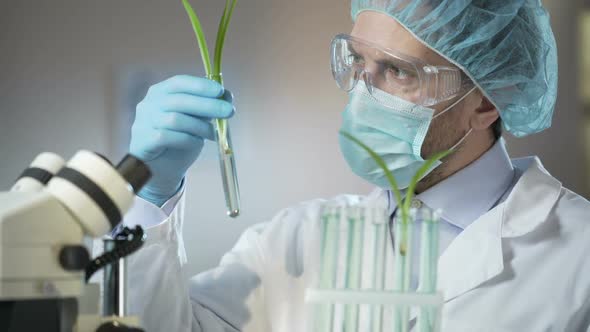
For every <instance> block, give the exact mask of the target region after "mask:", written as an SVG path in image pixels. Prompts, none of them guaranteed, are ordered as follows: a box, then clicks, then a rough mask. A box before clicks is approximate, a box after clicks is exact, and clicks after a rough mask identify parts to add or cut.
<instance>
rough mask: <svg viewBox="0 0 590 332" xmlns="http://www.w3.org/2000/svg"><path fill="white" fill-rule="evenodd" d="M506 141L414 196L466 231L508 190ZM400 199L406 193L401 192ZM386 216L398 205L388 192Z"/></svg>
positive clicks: (511, 169)
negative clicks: (387, 211)
mask: <svg viewBox="0 0 590 332" xmlns="http://www.w3.org/2000/svg"><path fill="white" fill-rule="evenodd" d="M505 144H506V142H505V141H504V139H502V138H501V139H499V140H498V141H497V142H496V143H495V144H494V145H493V146H492V147H491V148H490V149H489V150H488V151H486V152H485V153H484V154H483V155H482V156H481V157H480V158H478V159H477V160H475V161H474V162H473V163H471V164H469V165H468V166H467V167H465V168H463V169H461V170H460V171H459V172H457V173H455V174H453V175H451V176H450V177H448V178H446V179H444V180H443V181H441V182H440V183H438V184H436V185H434V186H433V187H432V188H429V189H428V190H426V191H425V192H423V193H420V194H418V195H416V199H419V200H420V201H422V202H423V203H424V204H426V206H428V207H429V208H431V209H433V210H440V211H442V215H441V217H442V220H444V221H445V222H448V223H450V224H452V225H454V226H456V227H459V228H461V229H465V228H466V227H467V226H469V224H471V223H472V222H474V221H475V220H476V219H477V218H478V217H479V216H481V215H483V214H484V213H486V212H488V211H489V210H490V209H491V208H492V207H493V206H494V205H495V204H496V203H497V202H498V201H499V200H500V198H501V197H502V195H504V194H505V193H506V191H507V190H508V189H509V188H510V185H511V184H512V181H513V179H514V167H513V166H512V162H511V161H510V157H509V156H508V152H506V146H505ZM402 196H405V191H403V190H402ZM389 202H390V203H389V214H390V215H391V214H393V212H394V211H395V209H396V208H397V203H396V201H395V198H394V197H393V193H392V192H391V191H389Z"/></svg>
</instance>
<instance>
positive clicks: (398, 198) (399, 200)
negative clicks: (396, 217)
mask: <svg viewBox="0 0 590 332" xmlns="http://www.w3.org/2000/svg"><path fill="white" fill-rule="evenodd" d="M340 135H342V136H344V137H346V138H347V139H349V140H351V141H353V142H354V143H356V144H357V145H358V146H360V147H361V148H363V150H365V151H367V153H368V154H369V155H370V156H371V158H373V160H375V162H376V163H377V165H378V166H379V167H380V168H381V169H382V170H383V172H384V173H385V176H386V177H387V181H388V182H389V185H390V186H391V190H392V191H393V194H394V196H395V200H396V201H397V205H398V206H402V195H401V192H400V191H399V187H398V185H397V182H396V181H395V178H394V177H393V175H392V174H391V171H390V170H389V169H388V168H387V165H386V164H385V161H383V158H381V157H380V156H379V155H378V154H377V153H376V152H375V151H373V150H372V149H371V148H370V147H368V146H367V145H365V143H363V142H361V141H360V140H359V139H358V138H356V137H354V136H352V135H351V134H349V133H348V132H346V131H343V130H340Z"/></svg>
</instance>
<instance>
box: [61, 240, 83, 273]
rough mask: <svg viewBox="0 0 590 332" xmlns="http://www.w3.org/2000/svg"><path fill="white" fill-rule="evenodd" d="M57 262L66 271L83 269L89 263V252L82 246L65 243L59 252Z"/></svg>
mask: <svg viewBox="0 0 590 332" xmlns="http://www.w3.org/2000/svg"><path fill="white" fill-rule="evenodd" d="M59 263H60V265H61V267H63V268H64V270H67V271H83V270H84V269H85V268H86V266H87V265H88V263H90V254H88V250H86V248H85V247H84V246H81V245H66V246H63V247H62V248H61V251H60V252H59Z"/></svg>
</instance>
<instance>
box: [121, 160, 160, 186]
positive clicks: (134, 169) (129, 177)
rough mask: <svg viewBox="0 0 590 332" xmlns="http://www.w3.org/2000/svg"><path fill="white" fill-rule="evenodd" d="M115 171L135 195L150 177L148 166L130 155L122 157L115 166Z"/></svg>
mask: <svg viewBox="0 0 590 332" xmlns="http://www.w3.org/2000/svg"><path fill="white" fill-rule="evenodd" d="M116 169H117V172H119V174H121V176H122V177H123V178H124V179H125V181H127V183H129V184H130V185H131V187H132V188H133V191H134V192H135V193H137V192H138V191H139V190H140V189H141V188H142V187H143V186H144V185H145V184H146V183H147V182H148V180H149V179H150V177H151V176H152V172H151V171H150V169H149V168H148V166H147V165H146V164H145V163H144V162H143V161H141V160H140V159H138V158H136V157H135V156H133V155H131V154H128V155H126V156H125V157H123V159H122V160H121V161H120V162H119V164H118V165H117V166H116Z"/></svg>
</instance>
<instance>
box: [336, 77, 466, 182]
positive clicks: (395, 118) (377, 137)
mask: <svg viewBox="0 0 590 332" xmlns="http://www.w3.org/2000/svg"><path fill="white" fill-rule="evenodd" d="M471 91H473V90H471ZM471 91H469V92H468V93H467V94H465V95H464V96H463V97H462V98H461V99H459V100H458V101H456V102H455V103H453V104H452V105H451V106H449V107H448V108H447V109H445V110H444V111H442V112H441V113H439V114H437V115H436V117H438V116H440V115H442V114H443V113H445V112H446V111H448V110H450V109H451V108H452V107H454V106H455V105H456V104H457V103H459V102H460V101H461V100H463V98H465V97H466V96H467V95H468V94H469V93H470V92H471ZM433 115H434V110H433V109H431V108H427V107H424V106H420V105H416V104H413V103H411V102H408V101H405V100H403V99H401V98H399V97H396V96H393V95H390V94H388V93H386V92H384V91H381V90H379V89H377V88H373V94H372V95H371V94H370V93H369V91H368V90H367V86H366V85H365V82H363V81H362V80H359V81H358V82H357V84H356V86H355V88H354V89H353V90H352V91H351V92H350V100H349V103H348V105H347V106H346V109H345V110H344V113H343V114H342V127H341V129H342V130H343V131H346V132H348V133H350V134H351V135H352V136H354V137H356V138H358V139H359V140H360V141H361V142H363V143H364V144H366V145H367V146H368V147H370V148H371V149H372V150H373V151H375V152H376V153H377V154H378V155H379V156H380V157H381V158H383V160H384V161H385V164H386V165H387V168H388V169H389V171H390V172H391V173H392V174H393V176H394V177H395V180H396V181H397V184H398V186H399V187H400V189H405V188H407V187H408V186H409V184H410V180H411V179H412V177H413V176H414V174H415V173H416V172H417V171H418V169H419V168H420V167H421V166H422V165H423V164H424V162H425V161H424V159H422V157H421V156H420V152H421V150H422V144H423V143H424V138H425V137H426V133H427V132H428V128H429V127H430V122H431V121H432V120H433V119H434V118H435V117H433ZM469 133H471V130H470V131H469V132H468V133H467V134H466V135H465V136H464V137H463V138H462V139H461V140H460V141H459V142H458V143H457V144H455V146H453V147H452V149H454V148H456V147H457V146H458V145H459V144H461V142H463V140H464V139H465V137H467V135H469ZM339 142H340V150H341V151H342V154H343V156H344V159H345V160H346V162H347V163H348V165H349V166H350V168H351V169H352V171H353V172H354V173H355V174H356V175H358V176H360V177H361V178H363V179H365V180H367V181H369V182H371V183H373V184H375V185H377V186H379V187H381V188H384V189H390V187H391V186H390V184H389V182H388V181H387V178H386V176H385V173H384V172H383V170H382V169H381V168H380V167H379V166H378V165H377V163H376V162H375V161H374V160H373V159H372V158H371V156H370V155H369V154H368V153H367V152H366V151H365V150H363V149H362V148H361V147H360V146H358V145H357V144H356V143H354V142H353V141H351V140H349V139H347V138H345V137H343V136H342V135H340V136H339ZM440 164H441V162H440V161H438V162H436V163H435V164H434V165H433V167H431V168H430V169H429V170H428V172H426V174H425V175H424V176H426V175H428V173H430V172H432V170H434V169H435V168H436V167H438V166H440Z"/></svg>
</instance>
